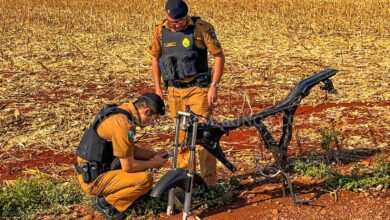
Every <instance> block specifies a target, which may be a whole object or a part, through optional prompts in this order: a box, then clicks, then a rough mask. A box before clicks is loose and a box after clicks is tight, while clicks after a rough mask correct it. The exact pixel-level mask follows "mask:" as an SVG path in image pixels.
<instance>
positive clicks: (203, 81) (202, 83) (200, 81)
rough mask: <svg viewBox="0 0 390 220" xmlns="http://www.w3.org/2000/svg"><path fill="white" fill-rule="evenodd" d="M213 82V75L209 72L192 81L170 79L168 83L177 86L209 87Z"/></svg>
mask: <svg viewBox="0 0 390 220" xmlns="http://www.w3.org/2000/svg"><path fill="white" fill-rule="evenodd" d="M210 83H211V76H210V75H209V74H203V75H200V76H198V77H196V78H195V79H193V80H191V81H190V82H179V81H168V82H167V85H168V86H172V87H175V88H190V87H194V86H199V87H208V86H209V85H210Z"/></svg>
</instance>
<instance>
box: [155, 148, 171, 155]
mask: <svg viewBox="0 0 390 220" xmlns="http://www.w3.org/2000/svg"><path fill="white" fill-rule="evenodd" d="M157 154H162V156H163V157H165V156H166V155H167V154H168V151H167V150H165V149H164V148H163V149H160V150H157V151H156V155H157Z"/></svg>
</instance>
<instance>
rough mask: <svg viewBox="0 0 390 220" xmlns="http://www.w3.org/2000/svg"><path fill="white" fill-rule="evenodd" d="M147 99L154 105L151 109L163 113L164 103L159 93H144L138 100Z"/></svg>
mask: <svg viewBox="0 0 390 220" xmlns="http://www.w3.org/2000/svg"><path fill="white" fill-rule="evenodd" d="M142 99H147V100H148V101H149V102H151V103H152V105H153V106H154V108H153V111H154V112H156V113H158V114H160V115H165V104H164V101H163V100H162V99H161V97H160V96H159V95H157V94H156V93H145V94H143V95H142V96H141V97H139V98H138V100H142Z"/></svg>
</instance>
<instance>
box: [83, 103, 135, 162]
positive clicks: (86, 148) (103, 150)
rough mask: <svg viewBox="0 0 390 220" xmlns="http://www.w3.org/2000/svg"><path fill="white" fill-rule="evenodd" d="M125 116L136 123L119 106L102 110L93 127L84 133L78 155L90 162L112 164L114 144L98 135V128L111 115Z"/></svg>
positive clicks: (111, 106) (110, 106)
mask: <svg viewBox="0 0 390 220" xmlns="http://www.w3.org/2000/svg"><path fill="white" fill-rule="evenodd" d="M119 113H120V114H124V115H126V116H127V118H128V119H129V120H130V121H132V122H134V117H133V116H132V115H131V114H130V113H129V112H127V111H125V110H123V109H120V108H118V107H117V105H109V106H106V107H104V108H102V109H101V110H100V111H99V113H98V114H97V115H96V117H95V119H94V120H93V122H92V124H91V126H90V127H89V128H88V129H87V130H86V131H85V132H84V135H83V137H82V138H81V141H80V144H79V146H78V148H77V155H78V156H80V157H81V158H83V159H85V160H88V161H90V162H100V163H111V162H112V161H113V160H114V159H115V156H114V151H113V148H112V142H111V141H107V140H105V139H103V138H101V137H100V136H99V135H98V133H97V128H98V126H99V125H100V124H101V123H102V122H103V121H104V120H105V119H106V118H107V117H108V116H110V115H114V114H119Z"/></svg>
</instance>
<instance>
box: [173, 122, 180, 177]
mask: <svg viewBox="0 0 390 220" xmlns="http://www.w3.org/2000/svg"><path fill="white" fill-rule="evenodd" d="M179 132H180V116H179V115H176V124H175V141H174V143H173V145H174V149H173V158H172V169H173V170H175V169H176V166H177V154H178V148H179Z"/></svg>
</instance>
